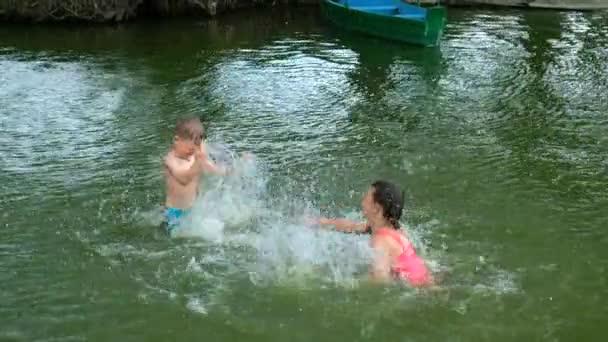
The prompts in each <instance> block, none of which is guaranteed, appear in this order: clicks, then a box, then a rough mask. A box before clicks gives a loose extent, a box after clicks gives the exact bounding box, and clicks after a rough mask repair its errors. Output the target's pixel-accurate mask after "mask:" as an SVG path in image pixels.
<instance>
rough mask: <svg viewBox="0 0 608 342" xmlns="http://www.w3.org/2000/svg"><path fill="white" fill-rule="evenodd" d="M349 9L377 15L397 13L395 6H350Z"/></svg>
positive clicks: (397, 9)
mask: <svg viewBox="0 0 608 342" xmlns="http://www.w3.org/2000/svg"><path fill="white" fill-rule="evenodd" d="M351 8H354V9H358V10H361V11H367V12H373V13H379V14H389V15H395V14H397V13H399V8H398V7H397V6H352V7H351Z"/></svg>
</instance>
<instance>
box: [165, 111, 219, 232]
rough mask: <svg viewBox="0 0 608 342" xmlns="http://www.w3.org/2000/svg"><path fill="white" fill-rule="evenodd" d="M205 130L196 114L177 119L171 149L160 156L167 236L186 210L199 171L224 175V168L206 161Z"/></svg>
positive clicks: (191, 200) (196, 192) (189, 205)
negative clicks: (161, 157) (163, 182)
mask: <svg viewBox="0 0 608 342" xmlns="http://www.w3.org/2000/svg"><path fill="white" fill-rule="evenodd" d="M205 138H206V135H205V129H204V128H203V125H202V124H201V121H200V120H199V119H198V118H197V117H190V118H186V119H182V120H179V121H178V122H177V125H176V126H175V138H174V141H173V146H172V147H171V150H170V151H169V152H168V153H167V155H166V156H165V157H164V159H163V164H164V165H163V166H164V174H165V184H166V190H167V198H166V200H165V207H166V213H165V215H166V217H165V220H166V221H165V227H166V229H167V232H168V233H169V235H171V233H172V231H173V230H174V229H175V228H176V227H177V226H178V224H179V223H180V220H181V219H182V218H183V216H184V215H186V214H187V213H188V211H189V210H190V208H191V207H192V205H193V204H194V201H195V200H196V197H197V195H198V188H199V183H200V179H201V175H202V174H203V173H207V174H215V175H226V173H227V172H226V169H225V168H223V167H219V166H217V165H216V164H215V163H213V161H211V160H209V157H208V155H207V151H206V148H205V142H204V140H205Z"/></svg>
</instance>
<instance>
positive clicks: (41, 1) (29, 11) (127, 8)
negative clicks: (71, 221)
mask: <svg viewBox="0 0 608 342" xmlns="http://www.w3.org/2000/svg"><path fill="white" fill-rule="evenodd" d="M319 1H320V0H0V22H7V21H8V22H73V21H78V22H99V23H103V22H107V23H109V22H124V21H131V20H135V19H136V18H142V17H177V16H203V17H205V16H206V17H213V16H216V15H219V14H221V13H227V12H231V11H235V10H237V9H241V8H252V7H274V6H283V5H295V4H297V5H310V6H314V5H318V4H319ZM409 1H410V2H415V0H409ZM435 2H436V0H422V1H421V3H423V4H425V5H431V4H434V3H435ZM441 4H444V5H446V6H495V7H498V6H503V7H504V6H508V7H530V8H552V9H573V10H593V9H601V8H608V0H578V1H575V0H441Z"/></svg>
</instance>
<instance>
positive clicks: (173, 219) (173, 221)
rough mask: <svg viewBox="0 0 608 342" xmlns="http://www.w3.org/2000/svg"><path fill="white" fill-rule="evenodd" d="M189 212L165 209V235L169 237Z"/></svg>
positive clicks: (186, 210)
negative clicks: (167, 234)
mask: <svg viewBox="0 0 608 342" xmlns="http://www.w3.org/2000/svg"><path fill="white" fill-rule="evenodd" d="M189 212H190V210H188V209H178V208H167V209H166V211H165V220H166V229H167V233H169V235H171V233H173V231H174V230H175V229H176V228H178V227H179V225H180V224H181V223H182V221H183V219H184V217H185V216H186V215H188V213H189Z"/></svg>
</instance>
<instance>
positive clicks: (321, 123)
mask: <svg viewBox="0 0 608 342" xmlns="http://www.w3.org/2000/svg"><path fill="white" fill-rule="evenodd" d="M606 20H607V18H606V15H605V14H603V13H576V12H544V11H530V12H525V11H501V12H492V11H456V10H454V11H450V24H449V26H448V28H447V32H446V36H445V38H444V40H443V41H442V44H441V47H440V49H422V48H414V47H409V46H402V45H398V44H393V43H388V42H384V41H381V40H376V39H373V38H366V37H359V36H355V35H351V34H348V33H344V32H341V31H339V30H335V29H333V28H331V27H329V26H328V25H326V24H325V23H323V22H321V21H320V20H319V18H318V16H317V13H316V12H314V11H311V12H308V11H306V10H298V11H294V12H289V11H288V12H283V11H277V12H274V13H272V14H271V15H268V14H267V13H265V12H261V13H255V12H254V13H253V14H251V13H247V14H244V15H235V16H228V17H225V18H222V19H219V20H210V21H173V22H170V21H169V22H165V23H162V24H159V23H141V24H134V25H123V26H116V27H110V28H100V27H96V28H88V27H87V28H81V29H78V30H73V29H69V28H61V27H52V28H48V27H46V28H42V27H9V28H7V29H4V30H1V31H0V70H1V72H0V168H1V169H2V172H1V173H0V194H1V196H0V207H2V208H3V209H5V210H4V211H3V214H2V215H3V216H2V217H3V220H2V222H3V223H4V224H3V227H4V239H3V240H2V243H0V255H2V258H0V282H2V283H3V284H8V286H5V287H3V288H2V289H1V290H0V302H2V303H5V304H6V305H3V306H0V316H1V317H3V324H2V326H3V327H2V328H1V330H0V336H1V338H8V339H13V340H36V339H42V338H46V339H51V338H55V339H62V340H68V339H73V340H82V339H91V340H116V339H124V338H125V337H126V336H137V338H136V339H138V340H140V339H146V340H147V339H149V340H167V339H176V338H177V339H183V340H189V339H194V338H197V339H200V336H206V337H208V338H210V339H211V340H234V339H235V336H238V337H237V339H247V340H256V339H259V340H262V339H263V340H265V341H267V340H285V339H287V338H288V339H296V340H298V339H300V340H303V341H304V340H306V341H308V340H311V339H325V340H335V338H336V337H337V336H340V337H341V338H342V339H352V340H387V339H404V338H409V339H411V340H448V339H452V338H453V337H454V336H461V338H462V339H463V340H472V339H480V338H479V337H480V336H483V337H481V339H484V340H492V341H496V340H511V339H512V337H516V338H519V339H524V338H525V339H543V340H544V339H555V340H561V339H563V340H569V339H571V338H569V337H571V336H572V337H574V336H577V337H579V338H580V339H584V340H598V339H599V334H600V333H601V324H599V323H602V322H603V319H604V317H605V315H606V312H605V310H604V309H602V308H604V307H606V305H603V304H605V303H606V298H608V294H607V293H606V290H605V289H606V288H607V287H606V273H605V272H606V266H607V265H606V262H605V260H607V259H606V257H605V250H606V249H605V242H606V241H607V240H606V234H605V230H604V229H603V227H604V226H605V225H606V223H608V222H607V221H606V218H605V214H604V212H605V208H607V207H608V197H607V195H606V194H607V193H608V191H607V190H608V188H607V186H606V184H608V183H607V176H608V171H607V170H608V160H607V159H606V155H608V154H607V152H608V143H607V140H606V136H608V135H606V132H607V131H608V130H607V128H608V121H607V120H606V113H607V112H608V102H607V101H606V97H605V96H604V94H605V93H606V91H607V90H608V83H607V80H608V64H607V63H608V62H607V61H608V59H607V56H608V55H607V53H608V30H607V29H606V27H608V26H607V25H605V24H606ZM190 113H200V114H201V116H202V119H203V121H204V123H205V125H206V126H207V127H208V130H209V132H210V138H211V139H210V140H211V143H212V146H211V147H212V149H211V150H212V154H213V155H214V157H216V158H217V159H218V160H219V161H221V162H226V163H231V164H234V165H235V166H236V168H237V169H238V170H239V173H238V174H237V176H233V177H229V178H226V179H221V178H210V179H208V180H207V181H206V182H205V184H204V187H203V192H202V196H201V198H200V199H199V201H198V202H197V204H196V206H195V208H194V211H193V215H192V217H191V221H190V222H189V224H188V225H187V227H186V228H187V229H186V230H184V231H183V236H181V237H179V238H176V239H168V238H167V237H166V236H164V235H163V234H162V232H160V231H159V230H157V228H156V227H157V226H158V223H159V221H160V219H161V211H162V209H161V208H160V204H161V203H162V196H163V191H162V178H161V173H160V157H161V156H162V155H163V153H164V152H165V151H166V149H167V148H168V146H169V144H170V142H171V139H172V136H173V134H172V129H173V125H174V123H175V121H176V119H177V118H179V117H181V116H183V115H187V114H190ZM242 150H248V151H252V152H254V153H255V154H256V155H257V158H256V160H255V161H252V162H246V161H242V160H239V159H238V158H236V157H235V156H236V155H238V154H236V152H237V151H242ZM376 178H389V179H394V180H396V181H398V182H399V183H400V184H401V185H402V186H404V188H405V189H406V191H407V197H408V202H407V208H406V217H405V218H404V220H403V221H404V222H403V223H404V224H405V225H406V227H407V228H406V231H407V233H408V236H409V237H410V238H411V240H412V241H413V243H414V245H415V246H416V248H417V249H418V250H419V252H420V254H422V255H423V256H424V257H425V258H427V259H428V260H429V263H430V265H431V268H432V269H433V270H434V271H435V272H436V273H437V275H438V277H439V278H440V279H441V280H442V282H441V286H440V287H439V289H437V290H434V291H417V290H413V289H408V288H401V287H388V288H379V287H376V286H372V285H371V284H368V283H367V282H366V280H365V279H366V278H365V275H366V272H367V265H368V263H369V258H370V255H369V253H370V251H369V247H368V240H367V238H368V237H365V236H349V235H342V234H337V233H334V232H328V231H323V230H318V229H312V228H310V227H307V226H305V225H303V223H302V222H303V218H304V217H305V216H308V215H318V214H324V215H336V216H348V217H350V218H353V219H360V214H359V212H358V205H359V201H360V198H361V196H362V193H363V191H365V189H366V187H367V186H368V184H369V183H370V182H371V181H373V180H374V179H376ZM602 310H603V311H602ZM573 315H575V316H576V317H578V318H580V319H579V320H577V321H576V325H575V324H574V323H572V322H573V321H572V319H571V318H572V317H573ZM412 317H415V319H412ZM93 321H95V322H98V321H103V322H109V321H112V322H114V323H115V324H114V328H113V329H107V328H105V327H104V326H103V325H99V327H97V325H96V324H91V322H93ZM5 327H6V328H5ZM32 327H35V328H36V329H32ZM311 327H315V328H314V329H311ZM38 328H39V329H38ZM404 332H407V335H406V336H405V335H404ZM203 334H204V335H203ZM294 336H296V337H294ZM298 336H299V337H298ZM241 337H242V338H241Z"/></svg>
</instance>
